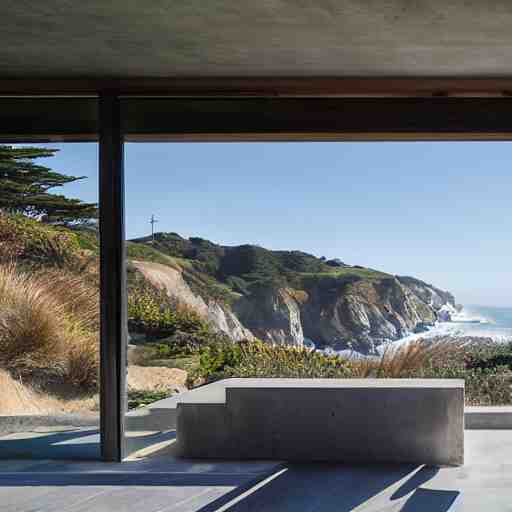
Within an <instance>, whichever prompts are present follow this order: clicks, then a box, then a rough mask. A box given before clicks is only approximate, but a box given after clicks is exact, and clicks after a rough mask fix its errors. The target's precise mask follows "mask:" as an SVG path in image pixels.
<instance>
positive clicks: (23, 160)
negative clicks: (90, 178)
mask: <svg viewBox="0 0 512 512" xmlns="http://www.w3.org/2000/svg"><path fill="white" fill-rule="evenodd" d="M57 151H58V150H56V149H44V148H35V147H21V148H14V147H12V146H0V210H2V211H4V212H8V213H22V214H24V215H27V216H30V217H34V218H39V219H41V220H44V221H45V222H60V223H71V222H85V221H88V220H90V219H93V218H96V217H97V213H98V210H97V206H96V205H95V204H90V203H84V202H82V201H81V200H79V199H72V198H68V197H65V196H63V195H57V194H50V193H49V192H48V191H49V190H51V189H53V188H56V187H61V186H63V185H65V184H67V183H73V182H74V181H77V180H82V179H84V178H85V177H84V176H80V177H77V176H66V175H64V174H60V173H58V172H55V171H52V170H51V169H49V168H48V167H44V166H42V165H36V164H34V163H33V160H34V159H36V158H42V157H50V156H53V155H54V154H55V153H56V152H57Z"/></svg>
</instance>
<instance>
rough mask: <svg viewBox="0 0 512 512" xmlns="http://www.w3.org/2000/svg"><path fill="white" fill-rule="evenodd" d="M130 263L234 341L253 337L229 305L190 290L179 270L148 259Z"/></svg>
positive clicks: (170, 295) (155, 284)
mask: <svg viewBox="0 0 512 512" xmlns="http://www.w3.org/2000/svg"><path fill="white" fill-rule="evenodd" d="M132 264H133V266H134V267H135V268H136V269H137V270H138V271H139V272H140V273H141V274H142V275H143V276H144V277H145V278H146V279H147V280H148V281H150V282H151V283H152V284H153V285H154V286H157V287H158V288H163V289H164V290H165V291H166V292H167V294H168V295H169V297H172V298H175V299H177V300H179V301H180V302H181V303H182V304H186V305H187V306H189V307H191V308H193V309H194V310H195V311H197V312H198V313H199V314H200V315H201V316H202V317H203V318H204V319H205V320H208V321H209V322H210V323H211V324H212V325H213V326H214V327H216V328H217V329H218V330H219V331H221V332H223V333H225V334H227V335H228V336H229V337H230V338H231V339H233V340H234V341H241V340H251V339H253V338H254V336H253V334H252V333H251V331H250V330H249V329H247V328H246V327H244V326H243V325H242V323H241V322H240V320H239V319H238V318H237V317H236V316H235V314H234V313H233V311H232V310H231V309H230V308H229V307H226V306H225V305H222V304H220V303H219V302H217V301H214V300H208V301H205V300H204V299H203V298H202V297H201V296H200V295H197V294H195V293H193V292H192V290H191V289H190V286H189V285H188V284H187V282H186V281H185V280H184V279H183V275H182V272H180V271H179V270H177V269H175V268H172V267H169V266H167V265H162V264H160V263H153V262H148V261H132Z"/></svg>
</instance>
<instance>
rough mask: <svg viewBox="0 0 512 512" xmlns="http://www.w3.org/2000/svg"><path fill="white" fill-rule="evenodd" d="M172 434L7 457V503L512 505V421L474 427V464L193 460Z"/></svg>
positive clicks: (27, 507)
mask: <svg viewBox="0 0 512 512" xmlns="http://www.w3.org/2000/svg"><path fill="white" fill-rule="evenodd" d="M173 445H174V443H173V440H172V439H168V440H167V441H165V442H163V443H162V447H161V449H160V450H158V451H157V452H156V453H153V454H152V456H147V455H145V454H144V452H139V454H138V456H137V457H134V458H132V459H131V460H129V461H127V462H124V463H123V464H107V463H101V462H86V461H83V462H73V463H67V462H64V461H43V460H41V461H20V460H17V461H0V510H2V512H15V511H16V512H19V511H35V510H37V511H41V512H49V511H59V512H60V511H62V512H78V511H93V512H100V511H107V510H116V512H131V511H134V512H135V511H136V512H141V511H144V512H156V511H160V512H165V511H173V512H177V511H187V512H213V511H225V510H229V511H230V512H233V511H235V512H239V511H265V512H267V511H268V512H272V511H294V512H306V511H307V512H313V511H315V512H316V511H327V512H331V511H332V512H334V511H336V512H348V511H365V512H377V511H378V512H391V511H405V512H412V511H414V512H422V511H428V512H446V511H449V510H457V511H466V512H467V511H479V512H480V511H488V512H503V511H512V431H507V430H492V431H490V430H487V431H486V430H475V431H466V464H465V465H464V466H463V467H459V468H430V467H422V466H412V465H394V466H391V465H381V466H377V465H376V466H371V467H369V466H350V465H332V464H329V465H326V464H278V463H277V464H276V463H273V462H272V463H271V462H240V463H238V462H221V461H220V462H212V461H187V460H182V459H177V458H176V457H175V455H174V448H173Z"/></svg>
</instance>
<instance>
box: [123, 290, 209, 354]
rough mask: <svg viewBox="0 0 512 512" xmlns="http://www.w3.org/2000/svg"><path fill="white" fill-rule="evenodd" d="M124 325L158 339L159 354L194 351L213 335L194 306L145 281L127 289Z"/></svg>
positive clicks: (207, 341)
mask: <svg viewBox="0 0 512 512" xmlns="http://www.w3.org/2000/svg"><path fill="white" fill-rule="evenodd" d="M128 326H129V329H130V331H131V332H136V333H142V334H144V335H145V336H146V338H149V339H151V338H152V339H153V341H156V342H158V344H159V346H160V348H159V350H160V352H161V353H162V354H161V355H162V357H168V356H169V355H171V354H177V353H186V354H190V353H194V352H196V351H197V350H199V348H200V347H201V346H203V345H205V344H207V343H209V342H210V341H211V340H212V339H214V338H215V337H216V336H217V334H216V333H215V332H214V331H213V330H212V328H211V327H210V325H209V324H208V322H207V321H205V320H203V319H202V318H201V316H200V315H199V314H198V313H197V312H196V311H195V310H193V309H192V308H190V307H188V306H186V305H184V304H181V303H179V302H178V301H175V300H172V299H171V298H170V297H169V296H168V295H167V294H166V292H165V290H162V289H158V288H155V287H154V286H152V285H151V284H149V283H147V282H138V283H137V284H136V285H134V286H132V288H131V289H130V293H129V295H128Z"/></svg>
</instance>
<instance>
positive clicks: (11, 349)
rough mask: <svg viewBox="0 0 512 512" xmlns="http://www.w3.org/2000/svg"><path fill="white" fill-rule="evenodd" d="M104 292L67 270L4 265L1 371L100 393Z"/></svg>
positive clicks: (0, 306)
mask: <svg viewBox="0 0 512 512" xmlns="http://www.w3.org/2000/svg"><path fill="white" fill-rule="evenodd" d="M98 319H99V304H98V291H97V289H96V288H95V287H93V286H92V285H90V284H88V283H87V282H86V281H84V280H83V279H82V278H81V276H77V275H74V274H71V273H69V272H66V271H64V270H51V271H47V272H39V273H37V274H36V273H25V272H22V271H20V270H19V269H17V268H16V266H15V265H0V367H2V368H4V369H6V370H8V371H9V372H10V373H11V374H13V375H15V376H19V377H29V378H37V379H38V380H43V381H44V380H53V381H56V382H59V381H61V382H65V383H68V384H69V385H70V386H72V387H77V388H84V389H85V388H86V389H94V388H95V387H96V386H97V383H98V366H99V357H98V348H99V346H98V321H99V320H98Z"/></svg>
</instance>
